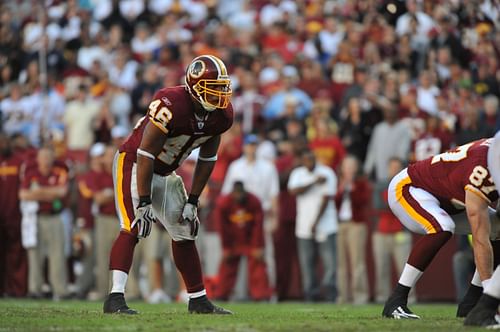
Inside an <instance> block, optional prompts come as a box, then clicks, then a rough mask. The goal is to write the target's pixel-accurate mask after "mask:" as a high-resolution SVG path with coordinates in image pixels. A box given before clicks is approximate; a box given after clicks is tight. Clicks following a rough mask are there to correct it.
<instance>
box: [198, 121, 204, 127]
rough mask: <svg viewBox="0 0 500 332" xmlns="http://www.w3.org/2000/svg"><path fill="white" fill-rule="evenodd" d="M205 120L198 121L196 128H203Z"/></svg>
mask: <svg viewBox="0 0 500 332" xmlns="http://www.w3.org/2000/svg"><path fill="white" fill-rule="evenodd" d="M204 126H205V122H201V121H198V129H203V127H204Z"/></svg>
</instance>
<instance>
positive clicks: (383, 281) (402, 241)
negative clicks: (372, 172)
mask: <svg viewBox="0 0 500 332" xmlns="http://www.w3.org/2000/svg"><path fill="white" fill-rule="evenodd" d="M402 169H403V162H402V161H401V160H400V159H398V158H391V159H390V160H389V165H388V173H389V179H391V178H392V177H393V176H395V175H396V174H397V173H399V172H400V171H401V170H402ZM389 179H387V180H385V181H379V182H377V183H376V184H375V187H374V190H373V207H374V209H375V210H376V212H377V215H378V222H377V225H376V228H375V232H374V233H373V237H372V239H373V240H372V244H373V257H374V261H375V276H376V278H375V301H376V302H377V303H383V302H385V300H386V299H387V298H388V297H389V295H390V292H391V280H392V274H391V265H392V262H394V263H395V266H396V271H397V273H398V274H401V272H403V268H404V265H405V262H406V259H407V258H408V255H409V254H410V250H411V235H410V233H409V232H408V231H405V229H404V228H403V225H401V223H400V222H399V220H398V218H397V217H396V216H395V215H394V213H392V211H391V209H390V208H389V204H388V203H387V187H388V185H389ZM413 300H414V298H413V299H412V301H413Z"/></svg>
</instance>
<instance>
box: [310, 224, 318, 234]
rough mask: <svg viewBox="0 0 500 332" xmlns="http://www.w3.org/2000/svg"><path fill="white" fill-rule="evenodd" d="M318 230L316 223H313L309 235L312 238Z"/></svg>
mask: <svg viewBox="0 0 500 332" xmlns="http://www.w3.org/2000/svg"><path fill="white" fill-rule="evenodd" d="M317 229H318V223H317V222H315V223H314V224H313V225H312V226H311V233H312V235H313V236H315V235H316V230H317Z"/></svg>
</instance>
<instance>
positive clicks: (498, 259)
mask: <svg viewBox="0 0 500 332" xmlns="http://www.w3.org/2000/svg"><path fill="white" fill-rule="evenodd" d="M491 246H492V248H493V266H498V265H499V264H500V240H495V241H491ZM482 294H483V284H482V282H481V278H480V277H479V273H478V272H477V270H475V271H474V276H473V277H472V280H471V283H470V285H469V288H468V289H467V293H465V296H464V298H463V299H462V301H460V303H459V304H458V308H457V317H465V316H467V314H468V313H469V312H470V311H471V310H472V308H474V306H475V305H476V303H477V301H479V298H480V297H481V295H482Z"/></svg>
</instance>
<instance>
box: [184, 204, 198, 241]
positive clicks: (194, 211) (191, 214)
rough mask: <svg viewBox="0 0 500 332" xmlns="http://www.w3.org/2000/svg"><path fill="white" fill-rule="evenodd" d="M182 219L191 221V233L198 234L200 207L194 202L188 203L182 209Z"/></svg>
mask: <svg viewBox="0 0 500 332" xmlns="http://www.w3.org/2000/svg"><path fill="white" fill-rule="evenodd" d="M182 221H183V222H189V225H190V226H191V235H192V236H196V235H198V229H199V228H200V220H199V219H198V207H197V206H196V205H194V204H192V203H186V204H185V205H184V209H183V210H182Z"/></svg>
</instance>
